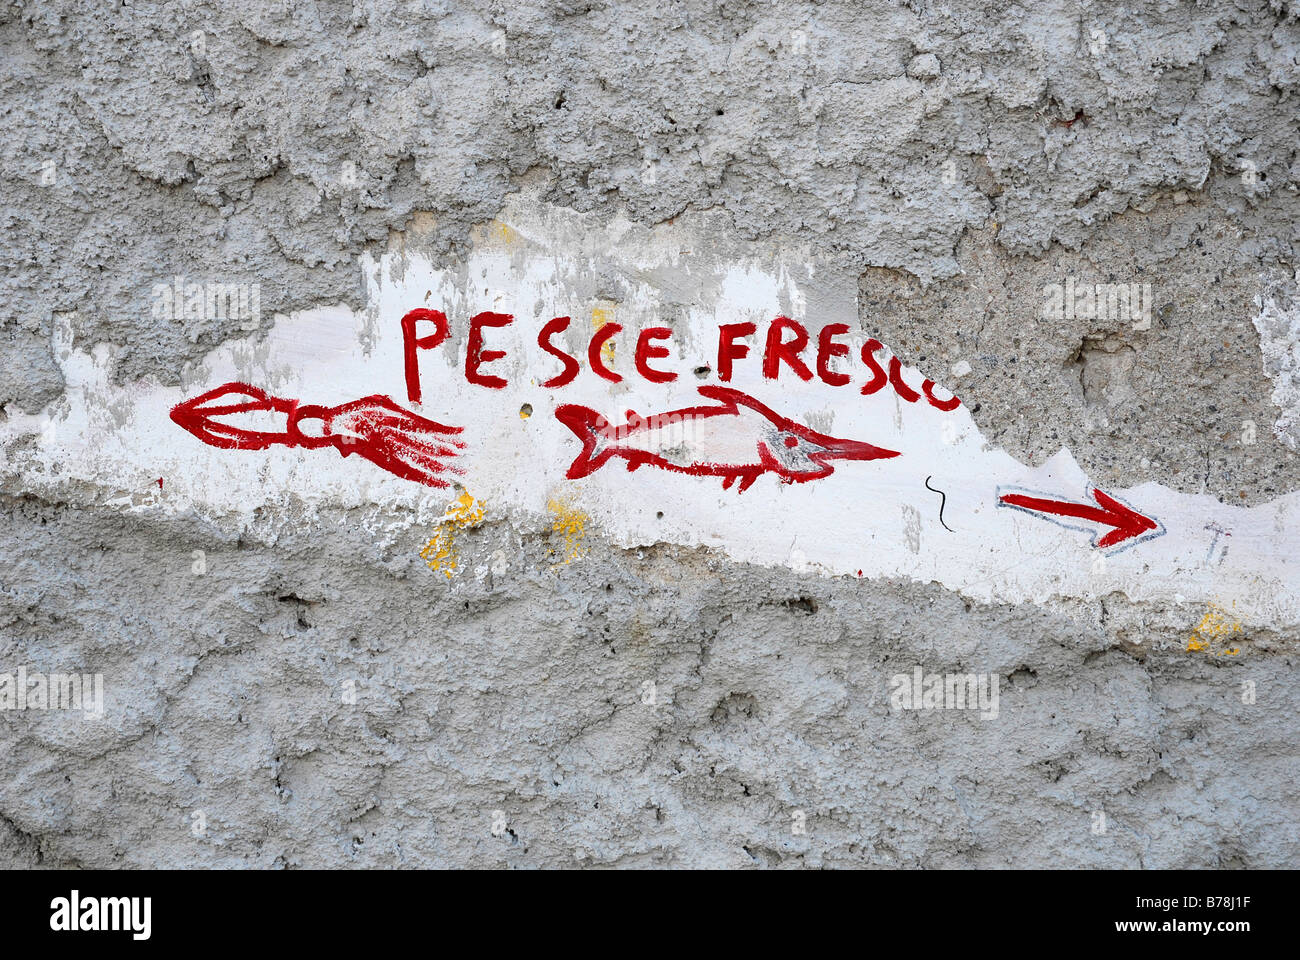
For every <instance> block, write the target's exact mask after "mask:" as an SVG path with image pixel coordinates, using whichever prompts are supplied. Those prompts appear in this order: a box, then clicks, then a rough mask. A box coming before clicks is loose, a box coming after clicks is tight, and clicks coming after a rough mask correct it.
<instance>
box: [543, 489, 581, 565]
mask: <svg viewBox="0 0 1300 960" xmlns="http://www.w3.org/2000/svg"><path fill="white" fill-rule="evenodd" d="M546 509H547V510H549V511H550V512H551V532H552V533H558V534H559V535H560V536H562V537H563V538H564V556H563V559H561V560H560V562H561V563H566V564H567V563H572V562H573V561H574V560H576V559H578V558H579V557H581V556H583V555H585V554H586V552H587V547H586V545H585V543H584V540H585V539H586V536H587V524H588V523H590V522H591V517H589V516H587V514H585V513H583V512H582V511H581V510H579V509H578V508H577V507H575V506H573V504H571V503H570V502H569V501H568V500H562V499H552V500H550V501H548V502H547V504H546ZM551 556H552V557H559V556H560V551H559V549H558V547H557V546H553V547H551Z"/></svg>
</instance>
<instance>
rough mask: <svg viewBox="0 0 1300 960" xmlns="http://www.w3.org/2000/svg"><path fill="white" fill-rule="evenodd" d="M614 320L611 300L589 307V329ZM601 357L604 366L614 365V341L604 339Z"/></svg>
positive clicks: (596, 328)
mask: <svg viewBox="0 0 1300 960" xmlns="http://www.w3.org/2000/svg"><path fill="white" fill-rule="evenodd" d="M613 322H614V304H613V303H612V302H611V301H605V303H604V304H603V305H602V306H599V307H592V308H591V329H592V330H599V329H600V328H601V327H603V326H604V325H605V324H607V323H613ZM600 356H601V359H603V360H604V361H605V366H607V367H613V366H614V341H613V340H606V341H605V343H604V345H603V346H602V347H601V348H600Z"/></svg>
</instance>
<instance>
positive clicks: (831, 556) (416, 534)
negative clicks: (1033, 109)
mask: <svg viewBox="0 0 1300 960" xmlns="http://www.w3.org/2000/svg"><path fill="white" fill-rule="evenodd" d="M511 204H512V205H511V206H508V208H507V210H505V211H504V212H503V215H502V216H503V219H502V221H501V222H498V223H496V224H494V225H489V227H488V228H485V229H484V230H483V231H480V232H479V233H477V234H476V235H475V237H474V238H473V242H472V244H471V246H470V247H469V248H468V251H467V253H466V254H465V257H464V258H463V259H462V260H458V261H457V262H456V263H455V264H443V263H438V262H435V261H433V260H431V259H429V258H427V257H425V256H424V255H423V254H421V253H418V252H416V251H417V250H418V249H419V240H418V238H417V237H416V236H414V235H412V236H411V237H408V241H409V242H408V243H407V244H406V245H405V246H400V245H399V246H395V247H394V248H393V249H392V250H390V252H388V253H385V254H384V255H383V256H382V257H380V258H378V259H374V258H370V257H365V258H363V260H362V264H361V266H362V273H363V276H364V277H365V280H366V285H367V305H366V306H365V307H364V308H362V309H360V310H353V309H350V308H348V307H344V306H321V307H317V308H313V309H311V310H303V311H298V312H295V313H292V314H288V315H277V316H276V318H275V320H274V321H273V322H272V323H271V324H270V325H269V327H268V326H265V325H264V329H263V330H262V331H260V332H259V333H258V334H256V335H255V336H253V337H250V338H248V339H239V338H235V339H231V340H229V341H226V342H225V343H223V344H221V345H220V346H218V347H217V348H215V349H214V350H213V351H211V352H210V353H209V354H208V355H206V356H205V357H204V358H203V359H202V360H201V361H200V362H198V363H196V364H194V365H193V366H191V367H188V368H187V369H185V370H182V371H178V374H179V376H180V378H181V381H182V383H185V384H187V386H186V387H184V388H177V387H169V386H165V385H163V384H159V383H155V382H139V383H126V382H123V381H121V379H120V377H119V376H117V374H116V373H115V371H114V360H113V354H112V351H111V350H108V349H101V347H100V346H97V345H93V344H84V345H83V344H80V343H78V342H77V340H76V337H75V326H74V324H73V321H72V318H70V317H68V318H56V319H57V322H56V324H55V328H54V343H53V347H54V351H53V352H54V355H55V357H56V361H57V362H58V364H59V368H60V373H61V375H62V376H63V378H64V381H65V382H66V384H67V390H66V393H65V397H64V398H63V400H62V401H61V402H60V404H59V405H56V406H53V407H51V409H50V411H49V412H45V413H41V414H36V415H27V414H23V413H21V412H14V413H12V414H11V416H10V417H9V418H8V419H7V420H6V421H5V422H4V423H3V424H0V458H2V457H3V456H5V455H6V453H7V452H8V456H9V457H10V459H9V461H8V462H7V465H6V464H4V463H3V462H0V465H4V466H6V469H8V470H10V471H13V470H19V471H21V472H22V482H23V483H24V484H25V485H26V488H29V489H33V490H36V491H49V492H50V493H51V494H52V495H58V493H59V489H60V485H66V484H91V485H92V486H94V487H95V488H96V489H99V490H102V491H103V496H102V500H103V502H104V503H105V504H106V505H107V506H108V507H109V508H115V507H116V508H121V509H124V510H130V511H154V510H156V511H163V512H178V513H180V512H190V511H196V512H200V513H203V514H205V515H209V516H211V517H213V518H220V519H221V521H222V522H223V523H229V524H234V525H236V526H237V527H238V528H239V529H240V531H241V533H246V534H247V535H250V536H266V537H274V536H276V535H277V532H278V530H279V529H280V528H281V525H288V524H297V523H301V522H303V520H304V519H306V520H310V519H311V518H312V517H313V516H314V515H316V514H317V513H318V512H321V511H323V510H325V509H329V510H331V511H332V510H336V509H358V510H360V512H359V513H358V514H356V516H357V517H358V519H359V522H362V523H364V524H366V525H368V526H373V527H374V529H376V530H377V531H381V532H382V535H383V536H385V537H387V536H390V535H394V536H395V535H398V534H400V533H401V531H402V528H404V527H411V528H413V529H412V530H411V532H410V534H409V535H408V536H406V539H407V540H409V541H410V542H411V543H413V544H415V545H416V549H418V548H419V546H421V545H426V546H425V554H426V555H425V556H424V559H425V561H426V562H429V563H430V565H431V573H434V574H436V580H437V581H439V582H455V581H456V580H457V578H459V577H464V576H478V573H477V572H476V571H478V570H479V569H480V568H482V569H483V571H484V574H483V575H484V576H486V575H487V571H489V570H490V571H492V575H494V576H508V575H509V573H508V571H510V570H512V569H514V562H515V561H514V558H512V557H509V556H507V555H503V556H502V557H500V558H495V559H490V560H489V559H487V558H483V557H477V556H470V554H469V552H468V549H466V550H465V551H464V552H465V556H464V557H461V556H460V553H461V552H462V549H461V546H460V545H458V544H457V543H456V542H455V541H453V539H452V537H453V536H454V535H455V534H456V533H457V531H459V530H460V527H458V526H457V524H458V523H459V522H460V521H461V520H466V522H469V523H471V524H477V523H480V522H486V520H485V519H484V518H491V519H492V520H493V521H498V520H500V521H506V522H510V523H515V524H519V525H520V526H521V528H531V527H532V526H538V525H540V526H545V525H552V526H553V530H552V532H553V533H554V534H555V536H554V537H553V542H554V544H555V549H556V554H555V556H554V558H553V559H554V562H555V563H556V564H566V563H581V562H583V559H584V558H585V556H586V555H587V553H588V551H589V549H590V546H591V544H592V543H593V542H595V538H596V537H600V538H603V539H604V540H606V541H607V542H608V543H610V544H612V545H614V546H616V547H621V548H635V547H640V546H644V545H649V544H655V543H669V544H676V545H681V546H684V547H687V548H692V549H693V548H697V547H703V548H706V549H709V550H716V551H719V552H721V553H722V554H725V555H726V556H728V557H729V558H731V559H733V560H736V561H738V562H742V563H755V564H762V565H769V566H778V567H783V568H787V569H791V570H794V571H796V572H800V573H816V574H821V575H827V576H850V577H862V578H864V579H869V578H903V579H912V580H916V581H919V582H923V583H935V584H938V585H941V586H943V587H945V588H947V589H950V590H954V591H957V592H960V593H962V594H963V595H965V596H966V597H968V598H970V599H972V600H975V601H978V602H1000V603H1001V602H1005V603H1022V602H1029V601H1032V602H1046V601H1049V600H1051V599H1053V598H1069V599H1091V598H1095V597H1101V596H1106V595H1108V594H1110V593H1112V592H1115V591H1120V592H1122V593H1124V594H1125V595H1126V596H1128V597H1129V598H1130V600H1132V601H1134V602H1141V601H1144V600H1155V601H1159V602H1163V603H1166V604H1169V605H1171V608H1175V609H1176V608H1178V606H1179V605H1183V606H1184V607H1185V609H1186V616H1187V628H1188V629H1191V627H1192V626H1193V624H1194V623H1195V622H1196V620H1197V618H1199V617H1200V616H1201V615H1202V613H1203V611H1204V610H1206V609H1208V608H1209V605H1211V604H1213V605H1215V607H1216V608H1222V609H1231V610H1233V611H1234V614H1233V615H1234V617H1235V618H1236V619H1237V620H1238V621H1239V622H1240V623H1241V625H1242V627H1241V632H1240V637H1241V642H1240V643H1238V642H1237V635H1234V638H1233V646H1234V648H1236V647H1238V646H1239V647H1241V649H1242V651H1243V653H1242V654H1240V655H1242V656H1244V655H1246V653H1247V652H1248V650H1249V643H1250V631H1251V628H1252V624H1261V623H1267V624H1270V625H1272V626H1273V627H1274V629H1279V628H1282V627H1287V626H1288V625H1293V626H1297V627H1300V577H1297V576H1295V575H1294V574H1293V573H1292V570H1293V565H1294V563H1295V562H1296V561H1295V558H1294V549H1293V543H1294V540H1295V520H1294V518H1295V517H1297V516H1300V494H1297V493H1292V494H1287V495H1284V496H1281V497H1278V498H1277V499H1275V500H1273V501H1271V502H1268V503H1261V504H1259V505H1257V506H1254V507H1244V506H1232V505H1230V504H1225V503H1221V502H1219V501H1218V500H1217V499H1216V498H1215V497H1213V496H1208V495H1196V494H1190V493H1182V492H1179V491H1177V490H1174V489H1171V488H1169V487H1167V486H1164V485H1162V484H1161V483H1159V482H1158V480H1159V479H1160V478H1158V477H1154V478H1150V479H1146V478H1143V479H1144V481H1145V482H1142V483H1141V484H1140V485H1138V486H1133V487H1129V488H1112V487H1110V486H1107V487H1106V488H1104V489H1103V488H1101V487H1100V486H1099V485H1098V484H1096V483H1094V482H1092V481H1091V479H1090V478H1089V477H1088V475H1087V474H1086V472H1085V471H1084V470H1083V469H1082V468H1081V467H1080V466H1079V464H1077V463H1076V462H1075V461H1074V459H1073V457H1072V456H1071V455H1070V452H1069V451H1068V450H1066V449H1064V448H1061V449H1059V450H1057V452H1056V453H1055V454H1052V453H1051V451H1050V450H1048V451H1045V453H1046V454H1047V456H1046V459H1042V460H1040V461H1039V462H1037V463H1034V464H1026V463H1022V462H1020V461H1018V460H1016V459H1015V458H1014V457H1012V456H1010V455H1009V454H1008V453H1006V452H1005V451H1003V450H1001V449H999V447H998V446H997V445H996V443H994V442H991V441H990V440H989V439H987V438H986V437H985V436H983V435H982V434H981V432H980V429H979V427H978V425H977V424H976V422H975V421H974V419H973V418H972V416H971V412H970V410H969V409H968V408H967V407H966V405H965V404H963V403H962V401H961V400H960V399H959V398H958V396H957V395H956V391H954V390H952V389H948V387H951V386H954V385H955V383H954V384H945V385H942V386H941V383H943V381H944V379H945V377H946V374H947V371H951V373H952V376H953V377H954V378H958V379H959V378H960V377H962V376H965V375H968V374H969V373H970V372H971V363H972V362H978V363H979V364H980V365H981V366H984V367H985V368H987V367H988V366H989V365H991V364H996V362H997V358H989V357H984V356H980V357H973V356H970V355H964V348H963V345H962V343H961V342H952V343H941V344H935V345H933V346H932V347H931V348H930V352H929V355H928V356H927V357H925V358H919V360H920V362H921V363H922V364H923V365H924V366H925V367H926V369H924V370H922V369H917V368H915V367H913V366H910V365H908V364H907V363H906V362H905V361H904V360H903V359H902V358H901V357H900V356H899V355H896V354H894V353H892V352H891V351H890V349H889V348H888V347H887V346H886V345H884V343H883V342H882V340H881V339H877V338H876V337H875V336H873V331H872V330H871V329H870V322H871V321H870V314H869V313H867V312H864V307H863V304H861V303H860V302H859V291H858V277H859V272H860V271H859V270H858V269H856V267H855V266H854V265H852V264H839V263H838V262H835V261H832V260H829V259H812V258H810V256H809V255H808V252H807V251H806V250H801V249H795V248H788V247H777V246H770V247H768V246H761V245H759V246H756V245H753V244H751V243H749V242H747V241H744V242H742V241H741V240H738V239H737V238H736V237H735V235H734V230H732V229H731V228H730V227H729V226H728V225H727V222H726V219H725V217H723V218H721V219H718V220H717V222H716V223H714V221H713V220H711V219H710V216H709V215H707V214H705V215H701V216H696V215H694V214H692V215H690V216H686V217H684V218H682V219H680V220H678V221H676V222H674V223H671V224H664V225H660V226H657V227H655V228H654V229H649V230H647V229H642V228H640V227H637V226H634V225H629V224H628V223H627V222H626V221H619V220H618V219H615V220H612V221H604V220H599V219H598V218H594V217H588V216H586V215H583V214H579V213H575V212H573V211H566V210H562V209H559V208H554V207H550V206H549V205H547V204H545V203H543V202H541V201H540V200H538V199H536V198H533V197H525V196H520V197H518V198H516V199H514V200H512V201H511ZM507 218H508V219H507ZM507 224H508V225H507ZM251 279H256V278H251ZM902 306H903V303H902V302H901V301H900V302H899V303H897V304H893V305H889V306H886V307H885V309H897V308H901V307H902ZM864 320H865V322H864ZM176 322H184V321H183V320H177V321H176ZM298 398H303V399H298ZM11 440H20V442H18V443H12V442H9V441H11ZM6 443H7V444H8V445H7V446H5V444H6ZM327 448H329V449H327ZM12 451H18V453H13V452H12ZM353 454H356V456H353ZM20 456H21V459H19V457H20ZM78 489H81V488H80V487H78ZM458 503H461V504H464V505H465V506H464V508H463V510H459V508H457V507H456V506H455V505H456V504H458ZM458 510H459V512H458ZM462 513H463V514H464V516H463V517H462ZM435 532H436V533H435ZM561 541H563V543H561Z"/></svg>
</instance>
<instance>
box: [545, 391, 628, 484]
mask: <svg viewBox="0 0 1300 960" xmlns="http://www.w3.org/2000/svg"><path fill="white" fill-rule="evenodd" d="M555 419H556V420H559V421H560V423H562V424H564V425H565V426H566V427H568V428H569V429H570V430H572V431H573V435H574V436H575V437H577V438H578V439H579V440H581V441H582V452H581V453H579V454H578V455H577V456H576V457H574V458H573V463H571V464H569V469H568V471H567V472H566V473H565V474H564V475H565V476H566V477H568V478H569V479H570V480H578V479H580V478H582V477H585V476H587V475H588V474H592V473H595V472H596V471H597V470H599V469H600V468H601V467H602V466H603V465H604V463H605V461H606V460H608V459H609V458H610V456H611V455H612V454H613V453H614V450H613V448H612V447H610V445H609V435H608V433H607V431H608V430H609V421H608V420H606V419H605V418H604V417H602V416H601V415H600V414H599V413H597V412H596V411H595V410H592V409H591V408H590V407H580V406H578V405H577V404H574V403H565V404H561V405H560V406H558V407H556V408H555Z"/></svg>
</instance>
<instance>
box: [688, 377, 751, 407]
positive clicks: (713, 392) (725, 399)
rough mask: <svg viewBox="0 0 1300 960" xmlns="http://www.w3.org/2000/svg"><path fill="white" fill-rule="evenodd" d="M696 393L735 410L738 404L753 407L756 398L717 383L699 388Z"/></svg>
mask: <svg viewBox="0 0 1300 960" xmlns="http://www.w3.org/2000/svg"><path fill="white" fill-rule="evenodd" d="M696 392H698V393H699V395H700V396H701V397H707V398H708V399H710V400H719V401H721V402H722V403H725V404H727V406H729V407H732V408H733V409H734V408H735V407H736V405H737V404H741V405H744V406H751V405H752V404H753V403H754V398H753V397H751V396H750V395H749V394H747V393H742V392H741V391H739V390H737V389H735V388H734V387H723V386H719V385H718V384H716V383H708V384H705V385H704V386H702V387H698V388H697V390H696Z"/></svg>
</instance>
